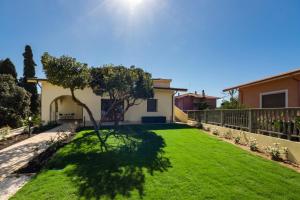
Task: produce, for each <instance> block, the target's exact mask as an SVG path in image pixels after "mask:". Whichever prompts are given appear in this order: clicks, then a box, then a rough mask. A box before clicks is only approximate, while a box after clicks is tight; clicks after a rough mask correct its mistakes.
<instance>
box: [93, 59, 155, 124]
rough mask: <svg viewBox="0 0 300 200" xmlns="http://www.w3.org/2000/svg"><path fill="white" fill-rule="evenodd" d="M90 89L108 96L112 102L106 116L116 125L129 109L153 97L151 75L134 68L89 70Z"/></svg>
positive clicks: (106, 67)
mask: <svg viewBox="0 0 300 200" xmlns="http://www.w3.org/2000/svg"><path fill="white" fill-rule="evenodd" d="M91 76H92V79H91V83H90V87H91V88H92V89H93V91H94V93H95V94H97V95H101V96H103V95H108V97H109V99H110V100H111V101H112V102H111V105H110V107H109V108H108V111H107V115H111V116H112V117H113V120H114V122H115V125H118V123H119V121H120V120H121V117H122V116H124V114H125V113H126V112H127V111H128V110H129V108H130V107H132V106H134V105H138V104H140V103H141V102H142V101H141V100H145V99H148V98H152V97H153V95H154V91H153V85H152V78H151V74H150V73H147V72H145V71H144V70H142V69H141V68H136V67H134V66H132V67H130V68H126V67H124V66H114V65H105V66H103V67H99V68H92V70H91Z"/></svg>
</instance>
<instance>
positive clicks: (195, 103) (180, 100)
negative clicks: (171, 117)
mask: <svg viewBox="0 0 300 200" xmlns="http://www.w3.org/2000/svg"><path fill="white" fill-rule="evenodd" d="M217 99H219V98H218V97H214V96H207V95H205V92H204V90H203V91H202V94H198V93H197V92H196V91H195V93H185V94H182V95H178V96H176V97H175V105H176V106H177V107H178V108H179V109H181V110H183V111H186V110H199V108H200V107H201V105H203V104H204V103H206V104H207V106H208V108H209V109H214V108H216V106H217Z"/></svg>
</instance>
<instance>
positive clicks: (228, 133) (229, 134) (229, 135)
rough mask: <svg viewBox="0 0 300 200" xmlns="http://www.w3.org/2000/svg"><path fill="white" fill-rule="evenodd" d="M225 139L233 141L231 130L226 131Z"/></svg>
mask: <svg viewBox="0 0 300 200" xmlns="http://www.w3.org/2000/svg"><path fill="white" fill-rule="evenodd" d="M224 137H225V139H228V140H230V139H232V131H231V130H229V131H226V132H225V134H224Z"/></svg>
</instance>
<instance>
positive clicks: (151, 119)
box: [142, 116, 167, 124]
mask: <svg viewBox="0 0 300 200" xmlns="http://www.w3.org/2000/svg"><path fill="white" fill-rule="evenodd" d="M166 122H167V118H166V117H164V116H154V117H142V123H144V124H155V123H166Z"/></svg>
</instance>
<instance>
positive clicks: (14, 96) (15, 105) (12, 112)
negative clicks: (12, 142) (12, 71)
mask: <svg viewBox="0 0 300 200" xmlns="http://www.w3.org/2000/svg"><path fill="white" fill-rule="evenodd" d="M0 99H1V101H0V127H1V126H5V125H9V126H11V127H14V128H16V127H20V126H22V120H24V119H26V118H27V117H28V115H29V112H30V109H29V105H30V94H29V93H28V92H27V91H26V90H25V89H23V88H21V87H19V86H17V84H16V81H15V78H14V77H12V76H11V75H8V74H0Z"/></svg>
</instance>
